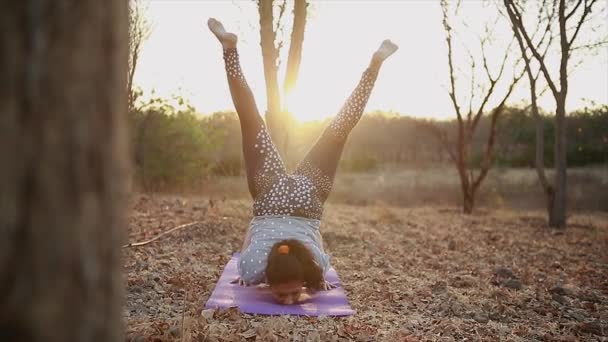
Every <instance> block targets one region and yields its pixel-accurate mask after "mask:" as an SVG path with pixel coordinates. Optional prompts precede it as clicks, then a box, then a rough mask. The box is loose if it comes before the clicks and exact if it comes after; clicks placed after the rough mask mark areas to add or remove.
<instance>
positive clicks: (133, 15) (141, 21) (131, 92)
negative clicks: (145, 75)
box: [127, 0, 152, 111]
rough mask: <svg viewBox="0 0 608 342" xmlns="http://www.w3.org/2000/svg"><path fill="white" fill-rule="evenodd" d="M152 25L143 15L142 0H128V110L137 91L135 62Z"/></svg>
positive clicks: (133, 101) (133, 103)
mask: <svg viewBox="0 0 608 342" xmlns="http://www.w3.org/2000/svg"><path fill="white" fill-rule="evenodd" d="M151 33H152V26H151V24H150V22H149V21H148V19H146V16H145V8H144V5H143V3H142V0H129V59H128V61H129V63H128V69H127V104H128V109H129V111H132V110H133V109H134V107H135V100H136V99H137V92H136V90H135V87H134V85H133V78H134V76H135V70H136V69H137V62H138V61H139V55H140V54H141V48H142V46H143V44H144V42H145V41H146V40H147V39H148V38H150V34H151Z"/></svg>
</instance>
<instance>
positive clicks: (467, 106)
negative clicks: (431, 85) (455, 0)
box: [429, 0, 524, 214]
mask: <svg viewBox="0 0 608 342" xmlns="http://www.w3.org/2000/svg"><path fill="white" fill-rule="evenodd" d="M458 5H459V4H458ZM458 5H457V6H456V10H458ZM441 9H442V13H443V21H442V22H443V28H444V31H445V34H446V43H447V48H448V67H449V74H450V86H449V87H450V88H449V96H450V99H451V101H452V105H453V106H454V111H455V113H456V119H457V123H458V126H457V132H456V142H455V144H454V143H453V142H452V141H451V139H450V137H449V134H448V133H447V132H446V131H445V130H443V129H441V128H439V127H438V126H436V125H431V126H429V127H431V131H432V132H434V134H435V135H436V137H437V138H438V140H439V141H440V142H441V144H442V145H443V146H444V148H445V149H446V150H447V151H448V154H449V157H450V160H451V161H452V162H453V163H454V165H455V166H456V169H457V170H458V175H459V178H460V186H461V190H462V196H463V212H464V213H467V214H470V213H471V212H472V211H473V208H474V206H475V195H476V193H477V190H478V189H479V187H480V185H481V183H482V182H483V180H484V179H485V177H486V175H487V174H488V171H489V170H490V167H491V166H492V163H493V148H494V142H495V137H496V123H497V121H498V118H499V117H500V115H501V114H502V112H503V110H504V108H505V103H506V101H507V100H508V98H509V97H510V96H511V93H512V92H513V89H514V88H515V85H516V84H517V83H518V82H519V80H520V79H521V78H522V77H523V75H524V73H523V71H522V72H519V73H515V75H514V76H513V78H512V79H511V80H510V83H508V87H507V90H506V91H505V94H504V95H503V96H502V98H501V100H500V102H499V104H498V105H497V106H496V107H494V108H493V109H492V110H491V111H490V113H489V115H490V131H489V134H488V138H487V141H486V143H485V148H484V151H483V157H482V161H481V165H480V166H479V171H478V172H477V174H475V173H474V168H475V166H474V165H473V162H472V158H471V157H472V156H471V150H472V141H473V136H474V135H475V131H476V129H477V126H478V124H479V121H480V119H481V117H482V115H484V114H485V113H486V106H487V104H488V102H489V101H490V98H491V97H492V95H493V94H494V93H495V92H496V89H497V85H498V84H499V82H500V81H501V79H502V78H503V77H504V71H505V68H506V66H507V64H508V62H509V56H510V46H511V44H509V46H507V47H506V48H505V50H504V53H503V57H502V60H501V64H500V66H499V67H498V71H497V72H495V73H493V72H492V71H491V70H490V69H491V67H490V63H489V61H488V58H487V53H486V48H487V44H489V37H490V36H491V35H492V31H491V30H492V29H491V28H490V27H489V26H486V32H485V36H483V37H481V36H480V37H479V43H480V54H481V56H478V57H476V56H473V53H471V52H470V51H468V56H469V61H470V70H471V71H470V78H471V82H470V89H469V97H468V99H467V101H468V103H463V101H462V100H461V99H460V98H459V96H458V94H457V89H456V88H457V82H456V68H455V67H454V29H453V27H452V25H451V23H450V20H451V18H450V5H449V3H448V1H447V0H442V1H441ZM480 65H481V67H480ZM478 68H483V72H484V73H485V77H486V78H487V80H486V81H485V82H483V81H477V80H476V79H475V74H476V71H477V70H478ZM483 84H486V85H487V86H486V87H483ZM478 92H479V93H481V95H482V96H481V101H480V102H479V104H478V106H476V108H475V97H476V94H477V93H478ZM463 104H464V106H463Z"/></svg>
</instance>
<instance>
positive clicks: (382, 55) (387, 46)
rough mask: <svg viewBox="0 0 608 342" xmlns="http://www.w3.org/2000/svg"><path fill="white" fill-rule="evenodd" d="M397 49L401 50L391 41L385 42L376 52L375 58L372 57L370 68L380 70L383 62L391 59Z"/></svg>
mask: <svg viewBox="0 0 608 342" xmlns="http://www.w3.org/2000/svg"><path fill="white" fill-rule="evenodd" d="M397 49H399V46H397V45H396V44H395V43H393V42H391V41H390V40H389V39H387V40H385V41H383V42H382V44H381V45H380V47H379V48H378V50H376V52H374V56H373V57H372V61H371V63H370V66H371V67H375V68H379V67H380V65H381V64H382V62H384V60H386V59H387V58H388V57H390V55H392V54H393V53H395V51H397Z"/></svg>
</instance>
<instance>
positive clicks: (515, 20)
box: [503, 0, 597, 229]
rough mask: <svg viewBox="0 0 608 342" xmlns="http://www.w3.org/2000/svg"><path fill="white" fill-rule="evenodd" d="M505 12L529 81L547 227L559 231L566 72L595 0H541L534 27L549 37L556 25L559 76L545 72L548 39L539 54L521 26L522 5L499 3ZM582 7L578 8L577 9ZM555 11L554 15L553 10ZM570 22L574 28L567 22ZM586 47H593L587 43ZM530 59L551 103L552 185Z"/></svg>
mask: <svg viewBox="0 0 608 342" xmlns="http://www.w3.org/2000/svg"><path fill="white" fill-rule="evenodd" d="M503 1H504V6H505V8H506V10H507V14H508V17H509V20H510V22H511V27H512V29H513V32H514V34H515V38H516V39H517V42H518V44H519V47H520V51H521V54H522V58H523V59H524V62H525V65H526V68H525V70H526V73H527V75H528V80H529V82H530V93H531V108H532V113H533V115H534V117H535V118H536V122H537V124H536V160H535V164H536V171H537V174H538V177H539V181H540V183H541V185H542V187H543V189H544V192H545V195H546V198H547V212H548V216H549V226H551V227H554V228H559V229H563V228H565V227H566V211H567V161H566V127H565V124H566V122H565V120H566V99H567V95H568V73H569V71H570V67H569V64H568V62H569V60H570V58H571V56H572V52H573V51H574V50H576V49H577V48H580V47H577V46H575V45H574V42H575V40H576V38H577V36H578V35H579V33H580V32H581V28H582V26H583V25H584V24H585V23H586V22H588V21H589V20H590V16H589V15H590V14H591V12H592V8H593V6H594V5H595V4H596V3H597V0H577V1H575V2H570V4H572V5H571V6H568V5H569V4H567V3H566V1H565V0H544V1H543V2H542V4H541V7H540V10H539V11H538V13H539V14H538V16H537V20H536V22H537V23H540V25H538V26H537V30H538V27H541V28H544V31H545V34H543V35H542V37H545V36H547V34H548V35H549V36H552V28H553V27H554V26H555V25H556V24H557V26H558V32H559V33H558V35H557V37H558V38H559V53H558V54H559V69H558V70H559V73H558V74H559V75H558V76H556V75H552V74H551V72H550V71H549V66H548V62H547V58H546V57H547V56H546V51H548V50H549V48H550V47H551V42H552V40H550V41H549V43H548V44H546V47H545V52H543V51H542V49H543V44H544V43H545V42H544V38H541V39H535V37H534V35H533V34H530V33H529V32H530V31H531V30H530V29H529V28H527V27H526V25H525V24H524V19H523V14H525V10H524V7H523V3H520V2H518V1H514V0H503ZM581 5H582V6H581ZM556 9H557V15H555V11H556ZM572 21H574V25H570V23H571V22H572ZM590 46H597V45H595V44H591V45H590ZM532 60H534V61H536V63H537V64H538V68H539V70H540V71H539V72H540V73H541V74H542V75H543V77H544V79H545V80H546V82H547V85H548V87H549V89H550V90H551V94H552V95H553V98H554V100H555V143H554V155H555V157H554V163H555V177H554V180H553V183H552V184H551V182H550V181H549V180H548V179H547V176H546V175H545V172H544V158H543V149H544V146H543V136H544V132H543V126H542V118H541V116H540V115H539V112H538V104H537V95H538V94H537V93H536V84H537V81H538V75H537V76H534V73H533V71H532V67H531V63H532Z"/></svg>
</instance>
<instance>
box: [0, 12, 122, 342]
mask: <svg viewBox="0 0 608 342" xmlns="http://www.w3.org/2000/svg"><path fill="white" fill-rule="evenodd" d="M127 21H128V18H127V3H126V2H125V1H121V0H107V1H98V0H78V1H68V2H66V1H61V2H58V1H41V0H33V1H3V2H1V3H0V73H1V74H2V84H3V86H1V87H0V108H1V109H0V113H1V115H0V160H1V161H2V167H0V303H2V304H0V341H45V342H66V341H67V342H70V341H74V342H76V341H123V340H124V337H123V335H122V323H121V321H122V319H121V317H122V287H123V281H122V279H121V276H120V272H121V268H122V263H121V242H122V237H123V232H124V226H123V224H124V223H125V220H124V218H123V216H124V215H123V214H124V210H125V208H126V206H127V203H126V202H127V201H126V190H127V189H126V185H127V184H126V183H127V181H126V180H127V176H128V172H127V167H128V157H127V152H126V151H127V148H126V144H127V139H126V133H127V131H126V120H125V110H126V103H127V97H126V92H125V91H124V89H125V84H126V81H127V78H126V72H125V71H126V69H127V44H128V43H127Z"/></svg>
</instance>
